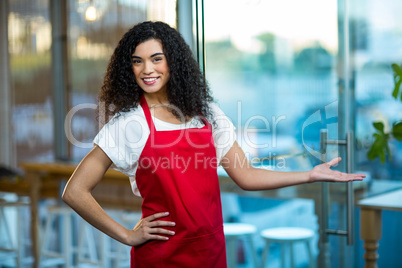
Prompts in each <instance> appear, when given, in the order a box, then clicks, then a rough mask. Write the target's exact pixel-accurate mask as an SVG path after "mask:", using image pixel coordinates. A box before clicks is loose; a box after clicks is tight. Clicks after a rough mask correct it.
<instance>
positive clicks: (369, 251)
mask: <svg viewBox="0 0 402 268" xmlns="http://www.w3.org/2000/svg"><path fill="white" fill-rule="evenodd" d="M357 206H359V207H360V208H361V212H360V237H361V238H362V239H363V240H364V245H363V247H364V249H365V250H366V252H365V254H364V256H363V258H364V259H365V265H364V267H365V268H377V267H378V266H377V259H378V252H377V250H378V240H380V238H381V229H382V210H396V211H402V189H398V190H394V191H391V192H387V193H384V194H379V195H376V196H373V197H368V198H365V199H362V200H360V201H359V202H358V203H357Z"/></svg>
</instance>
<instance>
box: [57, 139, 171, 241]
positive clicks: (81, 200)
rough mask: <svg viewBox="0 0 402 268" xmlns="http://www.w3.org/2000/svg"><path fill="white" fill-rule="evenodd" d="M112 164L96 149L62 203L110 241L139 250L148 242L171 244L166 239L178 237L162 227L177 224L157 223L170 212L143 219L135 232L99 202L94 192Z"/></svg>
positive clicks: (81, 166)
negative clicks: (173, 236)
mask: <svg viewBox="0 0 402 268" xmlns="http://www.w3.org/2000/svg"><path fill="white" fill-rule="evenodd" d="M111 164H112V161H111V160H110V158H109V157H108V156H107V155H106V154H105V153H104V152H103V150H102V149H101V148H99V147H98V146H95V147H94V148H93V149H92V150H91V152H89V153H88V155H87V156H86V157H85V158H84V159H83V160H82V161H81V163H80V164H79V165H78V167H77V168H76V170H75V171H74V173H73V175H72V176H71V178H70V179H69V181H68V182H67V185H66V187H65V188H64V192H63V196H62V199H63V201H64V202H66V203H67V204H68V205H69V206H70V207H72V208H73V209H74V210H75V211H76V212H77V213H78V214H79V215H80V216H81V217H82V218H83V219H85V220H86V221H87V222H89V223H90V224H91V225H93V226H94V227H95V228H97V229H99V230H100V231H102V232H104V233H105V234H107V235H109V236H110V237H112V238H114V239H116V240H117V241H120V242H121V243H124V244H126V245H130V246H137V245H141V244H143V243H145V242H146V241H148V240H167V239H168V238H167V237H166V236H164V235H173V234H174V233H172V232H170V231H169V230H166V229H163V228H161V227H164V226H165V227H166V226H174V223H172V222H168V221H162V220H157V219H160V218H163V217H166V216H167V215H168V214H166V212H161V213H156V214H154V215H151V216H149V217H146V218H143V219H141V220H140V222H138V224H137V225H136V226H135V228H134V229H133V230H128V229H126V228H125V227H123V226H122V225H120V224H119V223H118V222H116V221H115V220H113V219H112V218H111V217H110V216H109V215H108V214H107V213H106V212H105V211H104V210H103V209H102V207H101V206H100V205H99V204H98V202H96V200H95V199H94V198H93V196H92V194H91V192H92V190H93V189H94V188H95V186H96V185H97V184H98V183H99V182H100V181H101V179H102V177H103V175H104V174H105V172H106V171H107V170H108V169H109V167H110V166H111Z"/></svg>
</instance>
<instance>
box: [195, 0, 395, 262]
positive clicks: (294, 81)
mask: <svg viewBox="0 0 402 268" xmlns="http://www.w3.org/2000/svg"><path fill="white" fill-rule="evenodd" d="M389 2H390V3H388V4H389V5H387V6H386V5H384V6H383V5H381V6H382V7H383V8H385V6H386V8H385V9H387V10H388V11H390V12H391V13H392V6H393V5H394V7H395V6H396V5H399V4H398V3H397V2H395V1H389ZM193 4H194V5H195V8H194V10H195V13H196V16H194V18H195V20H196V23H195V25H196V26H195V27H194V28H195V29H196V30H197V40H196V43H197V47H198V53H197V57H198V59H199V60H200V64H201V65H202V66H203V68H205V74H206V77H207V80H208V82H209V85H210V87H211V90H212V92H213V95H214V97H215V100H216V101H217V103H218V105H219V106H220V108H221V109H222V110H223V111H224V112H225V113H226V115H227V116H228V117H229V118H230V119H231V120H232V122H233V123H234V125H235V127H236V129H237V141H238V143H239V144H240V146H241V147H242V148H243V150H244V151H245V153H246V155H247V156H248V157H249V159H250V160H251V161H252V162H253V163H254V164H255V165H257V166H261V167H262V168H268V169H274V170H283V171H288V170H308V169H311V168H312V167H313V166H314V165H316V164H319V163H321V161H322V160H323V157H326V158H327V159H328V160H329V159H332V158H334V157H337V156H341V157H342V158H343V161H342V162H341V164H339V165H338V166H337V167H335V169H338V170H341V171H346V170H347V169H349V171H354V169H355V167H357V168H358V169H363V171H365V170H366V169H365V168H364V164H363V163H366V162H367V157H366V155H365V154H366V153H367V151H368V149H369V148H368V147H369V146H368V144H369V142H370V138H367V135H371V133H372V132H373V130H368V131H367V132H366V133H365V134H364V135H365V136H364V137H363V136H362V133H361V132H358V133H357V135H355V129H356V128H357V129H358V131H359V126H360V128H361V127H362V124H365V126H366V128H367V129H370V127H371V124H370V123H369V124H368V125H367V122H361V119H359V118H360V117H361V116H362V107H361V105H360V103H359V102H358V101H359V100H356V94H355V91H356V88H357V89H358V94H357V97H358V98H359V97H360V96H361V95H363V94H364V93H363V92H364V91H365V90H367V84H366V85H363V81H364V80H363V79H360V80H359V78H360V75H359V74H360V72H359V71H360V69H359V68H357V67H356V66H357V65H356V64H357V63H358V64H362V63H365V64H367V65H369V64H370V59H371V57H375V54H376V53H377V51H379V50H381V49H380V47H381V46H380V44H377V41H376V40H372V39H370V38H371V37H372V36H373V34H374V35H375V33H378V31H379V30H378V29H376V28H375V27H374V28H373V29H371V28H370V26H371V25H373V24H374V25H375V23H379V22H378V20H380V18H377V21H374V22H373V21H370V20H371V19H372V17H369V16H368V15H367V16H364V15H363V14H365V13H364V12H363V11H362V10H365V11H370V12H371V13H377V10H376V6H378V5H379V4H376V2H375V1H368V2H367V1H359V0H351V1H348V0H338V1H337V0H328V1H319V0H305V1H297V0H285V1H264V0H235V1H232V0H219V1H214V0H203V1H201V0H199V1H193ZM356 7H359V8H356ZM390 8H391V9H390ZM378 12H379V11H378ZM395 14H397V13H395ZM374 18H375V19H376V17H374ZM394 19H395V20H399V17H396V16H395V18H394ZM380 24H381V23H380ZM388 26H389V25H388ZM389 27H391V26H389ZM393 27H394V28H397V26H396V22H395V24H394V26H393ZM399 29H400V28H399ZM370 34H371V35H370ZM395 35H397V34H395ZM397 40H400V39H395V40H392V41H393V42H395V43H397ZM398 42H399V41H398ZM373 44H374V45H377V46H378V47H374V48H371V50H370V49H368V47H369V46H372V45H373ZM384 44H385V43H383V45H384ZM364 47H365V48H366V49H365V50H364ZM362 48H363V50H362ZM394 51H396V50H394ZM397 52H398V51H397ZM398 53H399V54H398ZM398 53H397V55H398V56H397V57H399V59H401V52H400V50H399V52H398ZM373 55H374V56H373ZM384 55H386V53H383V54H382V55H377V58H376V59H378V57H383V58H386V57H385V56H384ZM394 55H395V54H394ZM397 57H396V58H397ZM395 60H396V59H395ZM389 61H390V59H389V58H387V59H386V60H384V61H383V62H386V63H388V62H389ZM358 66H360V67H361V66H362V65H358ZM390 76H391V78H392V72H391V71H390ZM385 77H386V75H384V76H381V77H378V79H379V80H378V79H377V80H376V81H377V83H381V82H384V81H385V84H386V83H388V82H389V81H388V80H386V79H385ZM367 79H368V78H367ZM380 80H381V81H380ZM391 82H392V80H391ZM359 94H360V95H359ZM371 104H373V103H371ZM401 106H402V105H401ZM359 116H360V117H359ZM357 120H358V121H357ZM359 120H360V121H359ZM365 120H367V118H365ZM356 125H358V126H356ZM322 130H324V132H323V131H322ZM325 133H326V134H327V135H325ZM324 138H326V140H327V141H328V140H329V142H327V143H326V145H325V149H326V150H325V151H323V142H320V141H322V140H323V139H324ZM348 139H349V141H350V142H349V145H350V146H349V149H347V148H348V146H346V143H347V140H348ZM364 139H366V140H365V141H366V143H365V145H362V140H364ZM356 148H357V149H358V150H357V153H354V150H355V149H356ZM224 177H225V174H221V179H222V181H221V182H225V179H224ZM369 181H370V176H368V179H367V180H366V181H364V182H361V183H360V182H354V183H350V184H328V185H322V184H320V183H316V184H310V185H301V186H294V187H288V188H285V189H279V190H272V191H264V192H257V193H255V192H254V193H246V192H242V191H237V190H233V189H236V188H235V187H232V186H228V185H229V184H225V183H221V188H222V191H223V192H226V191H237V194H238V195H239V196H240V197H241V198H240V199H241V201H240V211H241V215H242V216H239V217H237V218H241V219H240V220H241V221H244V222H247V221H249V222H250V223H253V224H255V225H257V228H258V229H259V230H262V229H264V228H269V227H285V226H293V227H305V228H310V229H312V230H314V231H315V234H316V236H315V240H314V247H313V255H314V258H315V262H316V266H317V267H356V266H355V265H359V264H361V261H360V260H356V258H361V255H362V253H361V252H360V251H359V250H358V249H357V247H361V245H360V244H359V243H360V242H359V233H358V232H359V229H358V225H357V221H358V213H357V212H356V211H354V210H353V207H354V206H353V202H354V199H353V198H358V197H359V196H361V195H364V193H366V190H367V189H368V187H369V186H368V184H369ZM348 190H349V194H348ZM326 200H327V201H326ZM348 203H349V206H348ZM262 204H265V206H264V205H262ZM229 206H230V205H229ZM228 209H229V210H230V209H231V208H228ZM224 210H225V207H224ZM224 215H225V211H224ZM256 215H259V216H256ZM348 215H349V217H348ZM237 220H239V219H237ZM324 226H326V227H324ZM348 233H349V235H348ZM255 243H256V245H257V247H256V248H257V249H256V251H257V253H258V254H259V257H261V251H262V247H263V241H261V239H259V238H258V237H257V238H255ZM356 243H357V244H358V245H357V246H356ZM298 253H300V254H297V255H298V257H297V258H298V260H296V264H297V267H304V265H306V262H307V257H306V256H307V252H305V250H304V249H300V251H298ZM356 253H357V257H355V255H356ZM279 256H280V255H279V250H277V249H275V248H273V249H272V255H271V259H270V263H268V264H267V266H266V267H275V265H276V264H278V263H277V261H278V260H276V259H275V258H277V259H279V258H280V257H279ZM229 257H230V256H229ZM250 267H251V266H250Z"/></svg>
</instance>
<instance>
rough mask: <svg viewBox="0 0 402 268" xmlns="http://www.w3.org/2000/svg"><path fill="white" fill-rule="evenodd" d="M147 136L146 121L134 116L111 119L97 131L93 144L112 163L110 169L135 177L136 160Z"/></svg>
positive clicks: (127, 115) (120, 116) (125, 115)
mask: <svg viewBox="0 0 402 268" xmlns="http://www.w3.org/2000/svg"><path fill="white" fill-rule="evenodd" d="M148 135H149V129H148V125H147V123H146V120H145V119H144V118H143V117H141V116H137V115H135V114H122V115H119V116H115V117H113V118H112V119H111V120H110V121H109V122H108V123H107V124H105V125H104V126H103V128H102V129H101V130H100V131H99V133H98V134H97V135H96V137H95V138H94V140H93V143H94V144H95V145H97V146H99V147H100V148H101V149H102V150H103V151H104V152H105V153H106V155H107V156H108V157H109V158H110V160H111V161H112V162H113V164H112V168H113V169H115V170H117V171H120V172H122V173H124V174H126V175H127V176H129V177H130V176H135V172H136V170H137V165H138V159H139V157H140V154H141V152H142V149H143V148H144V144H145V143H146V140H147V138H148Z"/></svg>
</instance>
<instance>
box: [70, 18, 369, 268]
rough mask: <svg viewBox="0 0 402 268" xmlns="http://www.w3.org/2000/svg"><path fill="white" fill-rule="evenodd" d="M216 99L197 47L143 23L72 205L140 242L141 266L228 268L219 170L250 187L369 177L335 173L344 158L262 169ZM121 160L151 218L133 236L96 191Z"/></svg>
mask: <svg viewBox="0 0 402 268" xmlns="http://www.w3.org/2000/svg"><path fill="white" fill-rule="evenodd" d="M212 100H213V99H212V97H211V95H210V92H209V89H208V87H207V85H206V81H205V80H204V77H203V75H202V74H201V72H200V70H199V68H198V65H197V62H196V61H195V59H194V57H193V55H192V52H191V50H190V49H189V47H188V46H187V45H186V44H185V42H184V40H183V38H182V37H181V36H180V34H179V33H178V32H177V31H176V30H174V29H173V28H171V27H170V26H168V25H167V24H165V23H162V22H144V23H140V24H138V25H136V26H134V27H133V28H132V29H130V30H129V31H128V32H127V33H126V34H125V35H124V36H123V38H122V39H121V40H120V42H119V44H118V46H117V47H116V49H115V51H114V54H113V55H112V57H111V60H110V63H109V65H108V68H107V72H106V75H105V79H104V83H103V86H102V89H101V91H100V96H99V102H100V104H102V105H100V108H102V107H105V109H103V110H102V109H100V112H101V113H105V114H106V116H107V117H109V116H113V118H112V119H111V120H110V121H109V122H108V123H107V124H106V125H105V126H104V127H103V128H102V130H101V131H100V132H99V134H98V135H97V136H96V137H95V140H94V143H95V146H94V148H93V149H92V151H91V152H90V153H88V155H87V156H86V157H85V158H84V159H83V160H82V162H81V163H80V164H79V165H78V167H77V169H76V171H75V172H74V174H73V175H72V176H71V178H70V180H69V181H68V183H67V185H66V188H65V190H64V193H63V200H64V201H65V202H66V203H67V204H68V205H70V206H71V207H72V208H73V209H74V210H75V211H77V213H79V214H80V215H81V216H82V217H83V218H84V219H85V220H87V221H88V222H89V223H90V224H92V225H93V226H95V227H96V228H98V229H99V230H101V231H102V232H104V233H106V234H107V235H109V236H111V237H112V238H114V239H116V240H118V241H120V242H122V243H124V244H127V245H130V246H133V248H132V252H131V265H132V267H194V265H195V264H198V263H199V264H200V267H226V254H225V240H224V234H223V222H222V211H221V203H220V191H219V184H218V177H217V172H216V169H217V166H218V165H219V164H220V165H222V166H223V168H224V169H225V170H226V172H227V173H228V175H229V176H230V177H231V178H232V179H233V180H234V181H235V182H236V183H237V184H238V185H239V186H240V187H241V188H242V189H245V190H265V189H274V188H280V187H285V186H290V185H296V184H302V183H308V182H315V181H335V182H336V181H338V182H346V181H352V180H362V179H363V177H364V175H363V174H346V173H341V172H337V171H333V170H331V169H330V167H331V166H333V165H335V164H337V163H338V162H339V161H340V158H337V159H334V160H332V161H330V162H328V163H325V164H322V165H319V166H316V167H314V169H312V170H311V171H306V172H276V171H267V170H262V169H256V168H253V167H252V166H251V165H250V164H249V163H248V162H247V159H246V156H245V154H244V152H243V151H242V149H241V148H240V147H239V145H238V144H237V142H236V141H235V135H234V127H233V125H232V124H231V123H230V121H229V120H228V119H227V118H226V117H225V116H224V114H223V113H222V111H221V110H220V109H219V108H218V107H217V106H216V105H214V104H213V103H212ZM112 164H113V165H114V168H116V169H117V170H120V171H121V172H123V173H125V174H127V175H128V176H129V177H130V181H131V185H132V188H133V191H134V193H135V194H137V195H141V196H142V197H143V204H142V214H143V216H142V219H141V220H140V221H139V222H138V223H137V225H136V226H135V227H134V229H132V230H128V229H126V228H124V227H123V226H121V225H120V224H119V223H117V222H115V221H114V220H113V219H111V218H110V217H109V216H108V215H107V214H106V213H105V211H104V210H103V209H102V208H101V207H100V206H99V204H98V203H97V202H96V201H95V200H94V198H93V197H92V195H91V190H92V189H93V188H94V187H95V186H96V185H97V184H98V183H99V181H100V180H101V179H102V177H103V175H104V173H105V172H106V171H107V169H108V168H109V167H110V166H111V165H112Z"/></svg>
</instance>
